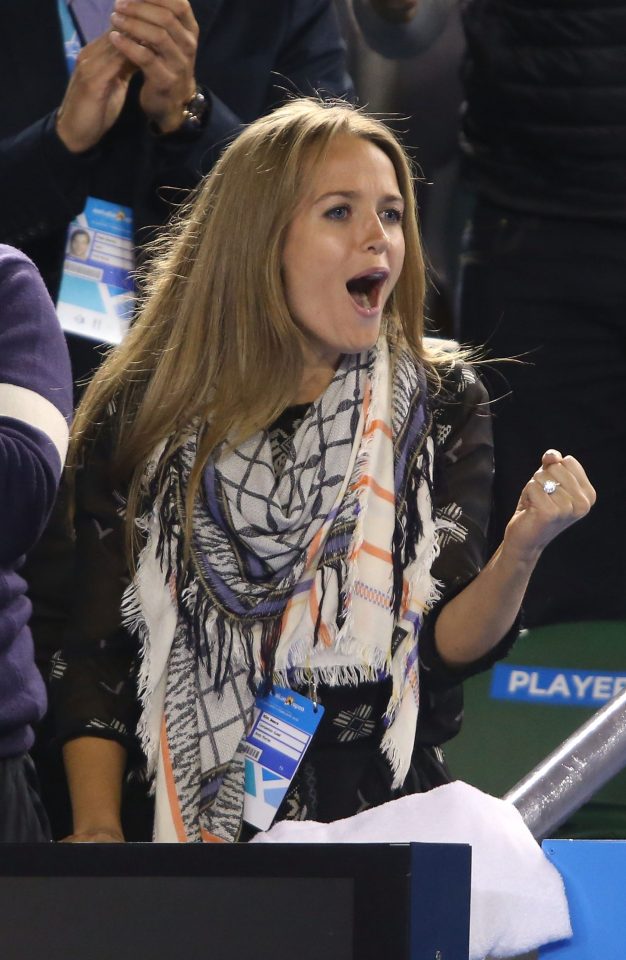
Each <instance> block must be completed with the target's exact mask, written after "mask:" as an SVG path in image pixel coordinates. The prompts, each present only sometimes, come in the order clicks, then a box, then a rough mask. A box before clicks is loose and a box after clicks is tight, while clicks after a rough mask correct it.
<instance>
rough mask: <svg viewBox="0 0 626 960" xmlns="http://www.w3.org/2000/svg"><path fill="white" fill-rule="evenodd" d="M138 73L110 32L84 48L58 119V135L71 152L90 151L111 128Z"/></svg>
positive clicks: (79, 56) (58, 112)
mask: <svg viewBox="0 0 626 960" xmlns="http://www.w3.org/2000/svg"><path fill="white" fill-rule="evenodd" d="M135 70H136V67H135V66H134V65H133V64H132V63H130V62H129V61H128V60H127V59H126V57H125V56H124V55H123V54H122V53H121V52H120V51H119V50H117V49H116V48H115V47H114V46H112V44H111V42H110V40H109V34H108V33H105V34H102V36H101V37H98V38H97V39H96V40H92V41H91V43H88V44H87V45H86V46H85V47H83V49H82V50H81V51H80V53H79V54H78V59H77V61H76V67H75V69H74V71H73V73H72V76H71V78H70V82H69V84H68V86H67V90H66V91H65V96H64V97H63V102H62V103H61V106H60V107H59V109H58V111H57V117H56V131H57V134H58V136H59V138H60V139H61V140H62V141H63V143H64V144H65V146H66V147H67V149H68V150H70V151H71V152H72V153H82V152H83V151H85V150H89V149H90V148H91V147H95V145H96V144H97V143H99V141H100V140H101V139H102V137H103V136H104V134H105V133H107V131H108V130H110V129H111V127H112V126H113V124H114V123H115V121H116V120H117V118H118V117H119V115H120V113H121V111H122V107H123V106H124V101H125V100H126V94H127V92H128V84H129V82H130V78H131V77H132V75H133V73H134V72H135Z"/></svg>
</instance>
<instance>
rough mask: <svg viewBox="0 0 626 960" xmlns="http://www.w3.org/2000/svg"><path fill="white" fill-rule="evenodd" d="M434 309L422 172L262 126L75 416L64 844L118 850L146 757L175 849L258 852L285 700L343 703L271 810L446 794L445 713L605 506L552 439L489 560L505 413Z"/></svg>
mask: <svg viewBox="0 0 626 960" xmlns="http://www.w3.org/2000/svg"><path fill="white" fill-rule="evenodd" d="M423 295H424V266H423V260H422V253H421V248H420V241H419V234H418V227H417V222H416V212H415V207H414V200H413V189H412V179H411V171H410V168H409V165H408V163H407V159H406V156H405V154H404V152H403V150H402V148H401V147H400V145H399V144H398V142H397V141H396V139H395V138H394V136H393V135H392V133H391V132H390V131H389V130H388V129H387V128H386V127H385V126H384V125H383V124H382V123H380V122H378V121H376V120H373V119H371V118H368V117H367V116H365V115H364V114H362V113H360V112H358V111H355V110H354V109H352V108H350V107H348V106H347V105H345V104H338V105H330V106H329V105H323V104H321V103H317V102H312V101H307V100H302V101H294V102H292V103H290V104H288V105H287V106H284V107H281V108H280V109H278V110H277V111H276V112H275V113H273V114H272V115H270V116H268V117H266V118H263V119H261V120H259V121H257V122H255V123H253V124H252V125H251V126H249V127H248V128H247V129H246V130H245V131H244V132H243V133H242V134H241V136H240V137H239V139H238V140H237V141H236V142H235V143H233V144H232V145H231V146H230V147H229V148H228V149H227V150H226V152H225V154H224V155H223V157H222V159H221V160H220V162H219V163H218V165H217V166H216V168H215V169H214V171H213V172H212V173H211V175H210V176H209V177H208V178H207V179H206V180H205V181H204V183H203V184H202V185H201V187H200V188H199V191H198V193H197V195H196V197H195V199H194V201H193V202H192V204H191V205H190V207H189V209H188V210H187V211H186V213H185V214H184V215H183V216H182V217H181V219H180V222H179V223H178V225H177V227H176V228H175V229H174V231H173V232H172V234H171V235H170V236H169V237H168V238H166V239H165V240H164V241H163V243H162V249H161V251H160V253H159V255H158V256H156V259H155V261H154V263H153V267H152V269H151V273H150V277H149V281H148V284H147V289H146V295H145V303H144V305H143V309H142V311H141V314H140V316H139V319H138V322H137V323H136V325H135V327H134V329H133V330H132V332H131V333H130V335H129V337H128V339H127V340H126V342H125V343H124V344H123V345H122V346H121V347H119V348H118V349H117V350H116V351H115V352H114V353H112V354H111V356H110V357H109V359H108V360H107V362H106V363H105V364H104V366H103V367H102V369H101V370H100V371H99V373H98V374H97V375H96V378H95V379H94V381H93V383H92V384H91V386H90V388H89V390H88V391H87V393H86V395H85V398H84V401H83V403H82V405H81V407H80V410H79V412H78V416H77V419H76V423H75V427H74V436H73V461H74V463H75V464H77V465H78V466H80V467H81V469H78V470H77V471H76V492H77V505H76V526H77V550H78V564H77V567H78V574H79V582H78V584H77V586H76V594H77V605H76V613H75V618H74V624H73V632H74V644H73V648H74V654H73V655H72V656H71V657H70V658H69V663H68V665H67V666H64V665H62V664H61V665H59V669H58V671H57V672H58V674H59V675H60V677H61V679H60V680H59V681H58V684H57V686H58V693H57V699H58V702H59V725H60V732H61V736H62V737H63V739H64V740H65V747H64V752H65V760H66V766H67V770H68V777H69V783H70V789H71V794H72V803H73V811H74V834H73V835H72V837H71V838H70V839H73V840H77V841H80V840H113V841H115V840H122V839H123V833H122V828H121V822H120V794H121V784H122V779H123V774H124V770H125V768H126V766H127V764H128V762H129V760H128V757H129V753H130V758H131V761H132V760H133V759H134V758H136V757H137V756H139V755H140V756H142V757H143V760H144V762H145V766H146V769H147V773H148V776H149V778H150V779H151V780H152V781H153V783H154V785H155V786H154V790H155V804H156V812H155V819H154V838H155V839H156V840H166V841H171V840H181V841H185V840H188V841H200V840H223V841H235V840H241V839H246V838H247V837H249V836H250V834H251V833H252V832H253V827H252V826H250V825H249V824H247V823H245V822H244V780H245V772H244V771H245V759H246V755H247V753H249V750H248V748H247V747H246V742H245V737H246V734H247V733H248V731H249V729H250V725H251V723H252V721H253V718H254V716H255V699H256V698H258V697H259V696H262V695H263V694H266V693H267V691H268V690H271V689H272V686H273V685H274V687H275V688H287V689H288V690H291V691H294V692H295V693H298V694H299V695H300V696H304V697H305V698H310V699H311V700H313V701H315V702H316V703H317V702H320V703H321V704H322V706H323V707H324V714H323V718H322V721H321V723H320V724H319V726H318V728H317V731H316V732H315V734H314V736H313V739H312V742H311V744H310V745H309V747H308V749H307V751H306V753H305V754H304V757H303V759H302V761H301V764H300V767H299V769H298V771H297V773H296V774H295V777H294V778H293V780H292V781H291V783H290V785H289V787H288V790H287V794H286V797H285V799H284V801H283V802H282V804H281V806H280V809H279V810H278V812H277V816H278V817H279V818H280V817H285V816H290V817H310V818H316V819H321V820H333V819H337V818H339V817H344V816H349V815H350V814H353V813H355V812H356V811H357V810H359V809H363V808H364V807H366V806H369V805H374V804H377V803H381V802H383V801H385V800H388V799H390V798H392V797H395V796H399V795H401V794H402V793H406V792H413V791H416V790H422V789H427V788H428V787H429V786H432V785H433V783H434V782H441V779H439V780H438V779H437V778H442V777H443V778H445V771H444V769H443V767H442V766H441V764H440V763H439V764H437V757H438V754H437V751H436V749H435V747H436V746H437V745H438V744H439V743H440V742H441V741H442V740H443V739H445V736H448V735H450V731H449V730H448V731H445V730H443V731H442V730H441V729H440V726H441V724H439V718H438V714H437V709H438V707H437V704H438V703H440V702H441V700H442V698H443V700H445V697H446V691H448V690H451V689H454V688H455V687H456V685H458V683H459V682H460V681H461V680H462V679H463V678H464V677H465V676H467V675H469V674H470V673H472V672H475V671H476V670H479V669H483V668H485V667H486V666H488V665H489V664H490V663H492V662H493V660H494V659H495V658H496V657H498V656H502V655H503V654H504V653H505V652H506V650H507V649H508V647H509V646H510V644H511V643H512V641H513V639H514V637H515V632H516V626H515V625H516V618H517V616H518V610H519V607H520V603H521V601H522V597H523V594H524V590H525V588H526V585H527V583H528V579H529V577H530V575H531V572H532V569H533V567H534V565H535V563H536V560H537V558H538V556H539V555H540V553H541V552H542V550H543V548H544V547H545V546H546V545H547V543H548V542H549V541H550V540H552V539H553V538H554V537H555V536H556V535H557V534H558V533H559V532H560V531H561V530H562V529H564V528H565V527H567V526H568V525H570V524H571V523H572V522H574V521H575V520H577V519H579V518H580V517H582V516H583V515H584V514H586V513H587V512H588V510H589V509H590V506H591V505H592V503H593V501H594V498H595V495H594V491H593V488H592V487H591V485H590V483H589V481H588V480H587V478H586V476H585V473H584V471H583V469H582V467H581V466H580V464H578V463H577V462H576V461H575V460H573V459H572V458H571V457H567V456H562V455H561V454H560V453H559V452H558V451H548V452H547V453H545V454H544V456H543V458H542V462H541V465H540V466H539V468H538V470H537V472H536V473H535V475H534V476H533V477H532V478H531V479H530V480H529V482H528V483H527V485H526V486H525V488H524V490H523V491H522V492H521V497H520V502H519V505H518V508H517V510H516V512H515V515H514V516H513V517H512V519H511V522H510V524H509V526H508V528H507V531H506V535H505V537H504V540H503V543H502V544H501V546H500V547H499V549H498V550H497V551H496V553H495V555H494V556H493V557H492V558H491V560H489V562H488V563H487V564H486V566H484V567H483V569H482V570H481V569H480V568H481V565H482V559H483V558H482V550H483V546H484V531H485V527H486V522H487V518H488V513H489V506H490V484H491V473H492V462H491V436H490V426H489V409H488V406H487V405H486V395H485V392H484V390H483V388H482V386H481V385H480V383H479V381H478V379H477V377H476V375H475V373H474V371H473V370H472V368H471V366H469V365H468V364H467V363H465V362H464V361H463V359H462V357H461V356H460V355H459V353H458V351H456V352H455V350H454V349H453V348H451V347H450V346H449V345H447V344H443V343H441V342H439V343H435V342H428V341H425V340H424V336H423V307H422V304H423ZM122 510H123V512H124V521H122V520H121V519H120V517H119V514H120V513H121V512H122ZM479 571H480V572H479ZM135 686H136V688H137V690H138V695H137V693H136V690H135ZM136 713H138V714H139V721H138V723H137V718H136V715H135V714H136ZM135 728H136V730H135ZM138 744H139V745H140V749H139V747H138V746H137V745H138ZM433 770H434V771H435V772H434V773H433Z"/></svg>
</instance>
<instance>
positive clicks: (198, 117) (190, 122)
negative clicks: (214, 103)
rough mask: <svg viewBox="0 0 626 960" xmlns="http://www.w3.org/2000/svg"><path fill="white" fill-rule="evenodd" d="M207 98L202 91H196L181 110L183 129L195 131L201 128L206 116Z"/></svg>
mask: <svg viewBox="0 0 626 960" xmlns="http://www.w3.org/2000/svg"><path fill="white" fill-rule="evenodd" d="M207 106H208V104H207V98H206V97H205V95H204V94H203V92H202V90H196V92H195V93H194V95H193V97H192V98H191V100H190V101H189V103H188V104H187V105H186V106H185V108H184V110H183V117H184V119H183V127H186V128H187V129H195V128H196V127H200V126H202V123H203V122H204V119H205V117H206V114H207Z"/></svg>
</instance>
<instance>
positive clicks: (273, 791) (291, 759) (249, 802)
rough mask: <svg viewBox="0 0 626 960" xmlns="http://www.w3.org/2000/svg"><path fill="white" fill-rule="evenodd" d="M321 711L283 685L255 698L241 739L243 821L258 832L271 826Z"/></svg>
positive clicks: (317, 722) (316, 725) (317, 706)
mask: <svg viewBox="0 0 626 960" xmlns="http://www.w3.org/2000/svg"><path fill="white" fill-rule="evenodd" d="M323 713H324V708H323V707H322V705H321V704H319V703H317V702H315V703H313V702H312V701H311V700H309V699H308V698H307V697H303V696H302V695H301V694H299V693H296V692H295V691H294V690H288V689H287V688H285V687H274V689H273V690H272V691H270V693H268V694H267V695H266V696H264V697H257V700H256V703H255V708H254V721H253V723H252V728H251V730H250V733H249V734H248V736H247V737H246V739H245V742H244V752H245V754H246V775H245V797H244V808H243V810H244V812H243V818H244V820H245V821H246V823H249V824H250V825H251V826H253V827H257V828H258V829H259V830H268V829H269V828H270V827H271V825H272V822H273V820H274V817H275V816H276V813H277V811H278V808H279V806H280V804H281V803H282V800H283V797H284V796H285V794H286V793H287V790H288V788H289V784H290V783H291V781H292V780H293V778H294V776H295V775H296V770H297V769H298V766H299V765H300V761H301V760H302V757H303V756H304V754H305V752H306V750H307V748H308V746H309V744H310V742H311V740H312V739H313V734H314V733H315V731H316V730H317V727H318V725H319V722H320V720H321V719H322V715H323Z"/></svg>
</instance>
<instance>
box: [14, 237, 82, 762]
mask: <svg viewBox="0 0 626 960" xmlns="http://www.w3.org/2000/svg"><path fill="white" fill-rule="evenodd" d="M71 412H72V378H71V371H70V363H69V357H68V353H67V348H66V346H65V338H64V336H63V333H62V331H61V328H60V327H59V323H58V320H57V317H56V313H55V310H54V306H53V304H52V301H51V300H50V297H49V296H48V293H47V291H46V288H45V287H44V285H43V282H42V280H41V277H40V276H39V273H38V272H37V270H36V268H35V266H34V265H33V264H32V263H31V261H30V260H29V259H28V258H27V257H25V256H24V254H22V253H20V252H19V251H17V250H15V249H14V248H13V247H7V246H4V245H2V244H0V758H2V757H11V756H17V755H18V754H21V753H23V752H24V751H25V750H28V748H29V747H30V746H31V744H32V741H33V732H32V729H31V724H33V723H36V722H37V721H38V720H39V719H41V717H42V715H43V713H44V711H45V708H46V694H45V689H44V685H43V681H42V679H41V676H40V674H39V672H38V670H37V668H36V666H35V660H34V654H33V640H32V637H31V633H30V629H29V627H28V620H29V618H30V613H31V604H30V601H29V600H28V598H27V596H26V583H25V582H24V580H23V578H22V577H21V576H20V575H19V573H18V570H19V568H20V566H21V564H22V562H23V558H24V555H25V554H26V553H27V552H28V550H30V549H31V547H33V546H34V544H35V543H36V542H37V540H38V538H39V537H40V536H41V533H42V530H43V528H44V526H45V524H46V521H47V519H48V515H49V513H50V510H51V509H52V505H53V503H54V499H55V495H56V491H57V487H58V483H59V479H60V476H61V470H62V467H63V463H64V460H65V453H66V449H67V439H68V422H69V419H70V416H71Z"/></svg>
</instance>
